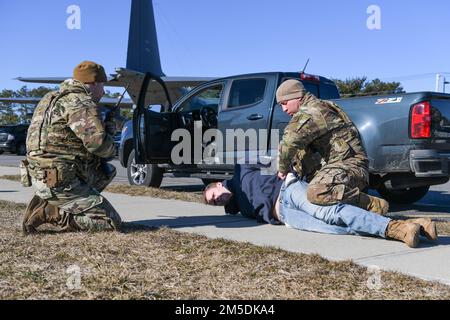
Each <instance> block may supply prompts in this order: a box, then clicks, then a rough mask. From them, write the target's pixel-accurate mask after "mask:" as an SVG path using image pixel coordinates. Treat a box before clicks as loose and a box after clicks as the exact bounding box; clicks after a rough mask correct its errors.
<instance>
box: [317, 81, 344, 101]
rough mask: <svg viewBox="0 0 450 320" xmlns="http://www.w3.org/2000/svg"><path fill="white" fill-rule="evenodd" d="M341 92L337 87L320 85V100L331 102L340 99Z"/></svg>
mask: <svg viewBox="0 0 450 320" xmlns="http://www.w3.org/2000/svg"><path fill="white" fill-rule="evenodd" d="M339 98H340V95H339V91H338V89H337V87H336V86H335V85H330V84H321V85H320V99H324V100H330V99H339Z"/></svg>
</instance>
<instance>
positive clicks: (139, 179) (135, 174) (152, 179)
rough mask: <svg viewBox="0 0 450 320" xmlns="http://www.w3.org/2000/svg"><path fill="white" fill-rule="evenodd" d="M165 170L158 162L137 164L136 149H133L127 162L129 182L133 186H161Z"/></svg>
mask: <svg viewBox="0 0 450 320" xmlns="http://www.w3.org/2000/svg"><path fill="white" fill-rule="evenodd" d="M163 174H164V171H163V170H162V169H161V168H159V167H158V166H157V165H156V164H136V161H135V159H134V150H133V151H131V153H130V156H129V157H128V163H127V176H128V182H129V183H130V185H132V186H145V187H153V188H159V187H160V186H161V182H162V179H163Z"/></svg>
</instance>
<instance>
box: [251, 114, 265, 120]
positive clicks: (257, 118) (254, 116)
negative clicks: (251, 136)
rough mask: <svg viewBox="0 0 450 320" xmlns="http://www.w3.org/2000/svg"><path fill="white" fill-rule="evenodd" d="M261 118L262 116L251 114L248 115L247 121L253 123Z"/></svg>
mask: <svg viewBox="0 0 450 320" xmlns="http://www.w3.org/2000/svg"><path fill="white" fill-rule="evenodd" d="M262 118H264V116H263V115H261V114H252V115H249V116H248V117H247V119H248V120H251V121H254V120H261V119H262Z"/></svg>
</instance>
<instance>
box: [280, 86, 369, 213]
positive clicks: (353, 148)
mask: <svg viewBox="0 0 450 320" xmlns="http://www.w3.org/2000/svg"><path fill="white" fill-rule="evenodd" d="M301 103H302V105H301V107H300V109H299V111H298V112H297V113H296V114H295V115H294V116H293V117H292V119H291V121H290V122H289V124H288V125H287V127H286V129H285V132H284V136H283V140H282V141H281V144H280V149H279V164H278V166H279V169H278V171H279V172H281V173H287V172H289V171H290V169H291V168H293V169H294V170H295V172H296V173H297V174H298V175H299V176H300V177H302V178H306V180H307V181H308V182H309V187H308V193H307V196H308V200H309V201H310V202H311V203H314V204H317V205H332V204H336V203H338V202H345V203H349V204H355V205H357V204H358V202H359V195H360V193H361V192H360V190H363V189H364V188H366V187H367V185H368V177H369V172H368V159H367V156H366V153H365V151H364V148H363V146H362V143H361V139H360V137H359V133H358V131H357V129H356V128H355V126H354V125H353V123H352V122H351V121H350V119H349V118H348V117H347V115H346V114H345V113H344V112H342V111H341V109H340V108H339V107H338V106H337V105H336V104H334V103H332V102H331V101H324V100H320V99H317V98H316V97H315V96H314V95H312V94H310V93H306V94H305V95H304V96H303V97H302V101H301Z"/></svg>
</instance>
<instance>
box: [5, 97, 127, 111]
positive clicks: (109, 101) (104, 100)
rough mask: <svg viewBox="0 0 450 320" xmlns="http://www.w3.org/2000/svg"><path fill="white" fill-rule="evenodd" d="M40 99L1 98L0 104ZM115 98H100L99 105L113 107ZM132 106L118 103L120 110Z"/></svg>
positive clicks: (36, 102) (34, 101) (33, 101)
mask: <svg viewBox="0 0 450 320" xmlns="http://www.w3.org/2000/svg"><path fill="white" fill-rule="evenodd" d="M41 99H42V98H38V97H31V98H2V97H0V102H3V103H23V104H38V103H39V101H41ZM117 101H118V99H117V98H102V99H101V100H100V103H99V105H101V106H106V107H113V106H115V105H116V104H117ZM133 105H134V102H133V100H131V99H123V100H122V102H121V103H120V106H121V107H122V108H132V107H133Z"/></svg>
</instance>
